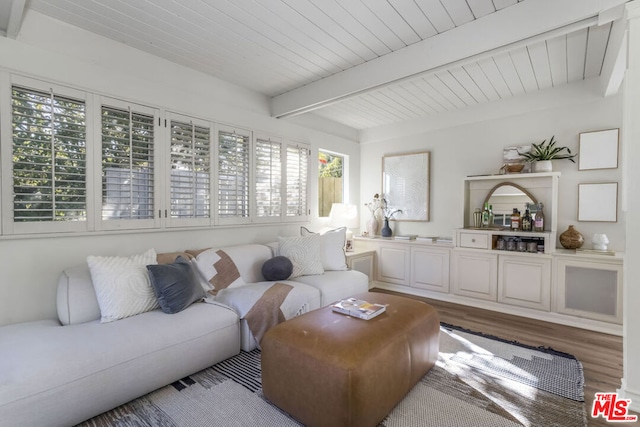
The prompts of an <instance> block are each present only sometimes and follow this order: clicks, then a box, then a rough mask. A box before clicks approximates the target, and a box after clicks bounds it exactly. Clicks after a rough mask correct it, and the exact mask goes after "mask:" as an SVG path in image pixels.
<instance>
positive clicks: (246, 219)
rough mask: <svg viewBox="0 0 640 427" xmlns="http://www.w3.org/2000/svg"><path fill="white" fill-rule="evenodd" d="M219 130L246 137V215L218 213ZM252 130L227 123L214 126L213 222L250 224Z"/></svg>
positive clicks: (252, 160)
mask: <svg viewBox="0 0 640 427" xmlns="http://www.w3.org/2000/svg"><path fill="white" fill-rule="evenodd" d="M220 132H226V133H236V134H238V135H241V136H245V137H247V138H248V143H249V146H248V150H249V153H248V162H249V168H248V175H247V184H248V191H249V195H248V204H249V206H248V207H247V216H234V217H222V216H221V215H220V186H219V183H220ZM253 147H254V145H253V132H252V131H250V130H247V129H244V128H241V127H234V126H227V125H218V126H216V133H215V144H214V148H215V150H214V159H215V160H214V170H215V175H214V177H215V198H214V200H215V205H214V210H215V223H216V224H218V225H241V224H250V223H251V222H252V221H253V215H252V207H253V205H254V204H255V193H254V188H253V187H254V185H253V182H254V180H253V176H254V173H253V170H252V169H253V166H254V165H255V162H254V154H253V151H254V150H253Z"/></svg>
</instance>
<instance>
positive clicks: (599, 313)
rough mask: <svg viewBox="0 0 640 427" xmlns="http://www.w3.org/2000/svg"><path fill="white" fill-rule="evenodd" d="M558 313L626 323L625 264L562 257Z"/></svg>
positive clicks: (558, 263) (558, 267)
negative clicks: (624, 307)
mask: <svg viewBox="0 0 640 427" xmlns="http://www.w3.org/2000/svg"><path fill="white" fill-rule="evenodd" d="M555 274H556V276H555V278H556V281H557V286H556V311H557V312H558V313H565V314H571V315H574V316H581V317H587V318H590V319H595V320H603V321H605V322H613V323H622V264H621V263H620V262H619V261H618V262H611V263H607V262H594V261H591V260H584V261H583V260H576V259H568V258H558V259H557V261H556V266H555Z"/></svg>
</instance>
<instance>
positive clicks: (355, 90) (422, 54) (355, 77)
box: [271, 0, 627, 118]
mask: <svg viewBox="0 0 640 427" xmlns="http://www.w3.org/2000/svg"><path fill="white" fill-rule="evenodd" d="M626 1H627V0H563V1H557V0H528V1H523V2H520V3H518V4H517V5H514V6H511V7H507V8H505V9H502V10H500V11H498V12H496V13H492V14H490V15H486V16H484V17H482V18H480V19H477V20H475V21H472V22H469V23H468V24H465V25H462V26H460V27H456V28H454V29H451V30H449V31H446V32H443V33H441V34H438V35H436V36H433V37H431V38H428V39H425V40H422V41H420V42H418V43H414V44H412V45H409V46H407V47H405V48H403V49H400V50H397V51H395V52H392V53H389V54H386V55H384V56H381V57H378V58H376V59H373V60H371V61H368V62H366V63H363V64H361V65H358V66H355V67H352V68H349V69H347V70H345V71H342V72H340V73H336V74H334V75H332V76H329V77H325V78H323V79H321V80H318V81H315V82H313V83H310V84H308V85H306V86H303V87H300V88H298V89H294V90H292V91H289V92H286V93H284V94H282V95H278V96H276V97H274V98H272V100H271V114H272V116H274V117H278V118H281V117H287V116H292V115H297V114H302V113H306V112H309V111H312V110H315V109H317V108H321V107H323V106H326V105H330V104H332V103H334V102H338V101H341V100H344V99H348V98H350V97H353V96H356V95H359V94H362V93H365V92H367V91H371V90H374V89H379V88H380V87H383V86H385V85H388V84H391V83H395V82H399V81H402V80H404V79H407V78H411V77H415V76H418V75H421V74H423V73H427V72H429V71H433V70H436V69H438V68H441V67H444V66H448V65H451V64H454V63H456V62H461V61H464V60H465V59H468V58H471V57H477V56H479V55H483V54H487V53H488V52H492V51H495V50H496V49H499V48H502V47H505V46H509V45H511V44H514V43H518V42H520V41H522V40H526V39H531V38H533V37H536V36H538V35H540V34H544V33H547V32H554V33H556V34H557V32H558V29H561V28H564V27H567V26H571V24H575V23H578V22H580V21H584V20H587V19H593V18H594V17H595V18H596V19H597V18H598V16H599V15H600V13H601V12H603V11H610V10H612V9H615V7H616V6H619V5H621V4H624V3H625V2H626ZM568 31H569V30H567V32H568Z"/></svg>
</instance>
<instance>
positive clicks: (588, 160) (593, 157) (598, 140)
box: [578, 129, 620, 171]
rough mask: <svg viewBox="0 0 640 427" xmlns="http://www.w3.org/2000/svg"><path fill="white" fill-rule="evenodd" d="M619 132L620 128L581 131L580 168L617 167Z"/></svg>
mask: <svg viewBox="0 0 640 427" xmlns="http://www.w3.org/2000/svg"><path fill="white" fill-rule="evenodd" d="M619 134H620V129H607V130H599V131H594V132H583V133H581V134H580V148H579V149H578V151H579V160H578V162H579V163H578V170H581V171H583V170H590V169H615V168H617V167H618V141H619Z"/></svg>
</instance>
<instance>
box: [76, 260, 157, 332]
mask: <svg viewBox="0 0 640 427" xmlns="http://www.w3.org/2000/svg"><path fill="white" fill-rule="evenodd" d="M87 264H88V265H89V270H90V271H91V281H92V282H93V287H94V289H95V291H96V297H97V299H98V305H99V306H100V314H101V317H100V321H101V322H102V323H107V322H113V321H115V320H119V319H124V318H125V317H130V316H135V315H136V314H140V313H144V312H147V311H149V310H153V309H155V308H158V301H157V299H156V295H155V293H154V292H153V289H152V288H151V281H150V280H149V274H148V272H147V265H150V264H157V261H156V251H155V250H153V249H149V250H148V251H146V252H144V253H142V254H136V255H131V256H129V257H120V256H112V257H105V256H88V257H87Z"/></svg>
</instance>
